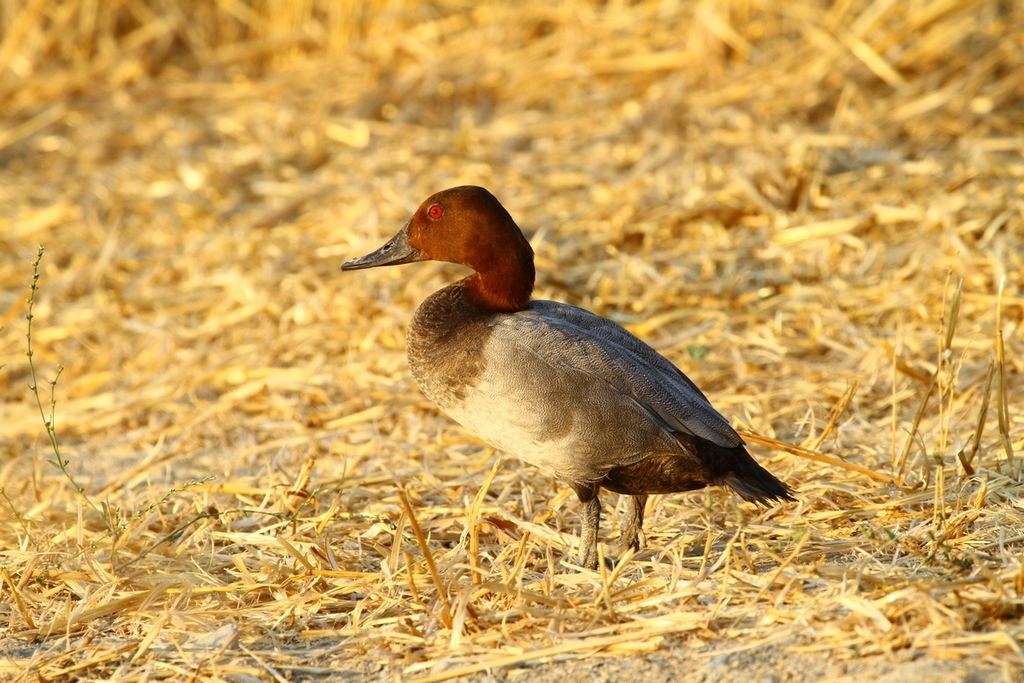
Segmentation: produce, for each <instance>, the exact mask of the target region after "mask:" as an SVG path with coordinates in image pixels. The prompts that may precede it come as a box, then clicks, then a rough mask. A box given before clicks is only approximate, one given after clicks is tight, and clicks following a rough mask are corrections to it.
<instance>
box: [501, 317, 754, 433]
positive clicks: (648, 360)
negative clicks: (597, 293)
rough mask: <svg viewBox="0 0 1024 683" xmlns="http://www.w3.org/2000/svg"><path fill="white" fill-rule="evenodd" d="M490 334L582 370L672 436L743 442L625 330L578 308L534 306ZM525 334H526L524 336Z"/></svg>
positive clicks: (687, 384)
mask: <svg viewBox="0 0 1024 683" xmlns="http://www.w3.org/2000/svg"><path fill="white" fill-rule="evenodd" d="M514 319H515V322H514V323H512V324H511V325H509V326H505V325H503V324H501V323H499V324H497V325H496V326H495V328H494V333H495V334H498V335H500V336H502V337H505V338H506V340H507V341H509V342H513V343H517V344H521V345H525V346H528V347H529V348H530V350H531V351H532V352H533V353H535V354H537V355H538V356H539V357H541V358H543V359H544V360H545V361H546V362H548V363H550V364H551V365H553V366H555V367H567V368H574V369H576V370H581V371H584V372H587V373H588V374H591V375H593V376H595V377H598V378H600V379H602V380H604V381H605V382H607V383H608V384H609V385H611V386H612V387H614V388H615V389H616V390H617V391H619V392H621V393H623V394H625V395H628V396H630V397H631V398H632V399H633V400H634V401H636V402H637V403H638V404H639V405H640V406H642V407H643V408H644V409H645V410H647V411H648V412H649V413H650V414H651V415H652V416H653V417H654V418H655V419H656V420H657V421H658V422H660V423H661V424H663V425H664V426H665V427H666V428H667V429H669V430H670V431H678V432H683V433H686V434H690V435H693V436H697V437H700V438H702V439H705V440H707V441H710V442H712V443H714V444H717V445H719V446H723V447H726V448H734V447H736V446H739V445H741V444H742V443H743V441H742V439H740V437H739V435H738V434H737V433H736V431H735V430H734V429H733V428H732V426H731V425H730V424H729V422H728V421H727V420H726V419H725V418H724V417H722V415H721V414H720V413H719V412H718V411H717V410H715V408H714V407H713V406H712V405H711V402H710V401H708V399H707V397H705V396H704V394H703V393H701V391H700V389H698V388H697V385H695V384H694V383H693V382H692V381H690V379H689V378H688V377H687V376H686V375H684V374H683V373H682V372H681V371H680V370H679V368H677V367H676V366H675V365H673V364H672V363H671V362H670V361H669V360H668V359H667V358H665V357H664V356H662V355H661V354H659V353H658V352H657V351H655V350H654V349H652V348H651V347H650V346H648V345H647V344H645V343H644V342H643V341H641V340H640V339H638V338H637V337H636V336H634V335H633V334H632V333H631V332H629V331H628V330H627V329H625V328H624V327H622V326H621V325H618V324H617V323H614V322H612V321H611V320H608V319H606V318H602V317H600V316H598V315H595V314H593V313H590V312H589V311H585V310H583V309H582V308H577V307H575V306H570V305H568V304H560V303H556V302H552V301H534V302H532V303H531V304H530V308H528V309H526V310H524V311H520V312H518V313H516V314H515V316H514ZM524 328H525V329H528V330H529V331H530V332H529V333H528V334H522V332H523V330H524Z"/></svg>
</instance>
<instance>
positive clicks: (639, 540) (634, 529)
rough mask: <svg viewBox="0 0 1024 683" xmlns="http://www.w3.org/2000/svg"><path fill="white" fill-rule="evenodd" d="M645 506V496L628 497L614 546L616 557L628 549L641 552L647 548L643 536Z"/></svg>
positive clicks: (645, 539)
mask: <svg viewBox="0 0 1024 683" xmlns="http://www.w3.org/2000/svg"><path fill="white" fill-rule="evenodd" d="M645 505H647V496H643V495H641V496H630V497H629V498H628V499H627V501H626V514H625V516H624V517H623V518H622V531H621V532H620V533H619V540H618V542H617V543H616V544H615V550H614V552H615V555H616V557H618V556H621V555H622V554H623V553H625V552H626V551H627V550H629V549H630V548H632V549H633V550H643V549H644V548H646V547H647V537H646V536H644V506H645Z"/></svg>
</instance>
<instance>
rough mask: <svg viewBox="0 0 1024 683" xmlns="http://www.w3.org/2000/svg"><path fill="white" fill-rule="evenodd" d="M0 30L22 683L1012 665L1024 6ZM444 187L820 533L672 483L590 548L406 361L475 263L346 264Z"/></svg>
mask: <svg viewBox="0 0 1024 683" xmlns="http://www.w3.org/2000/svg"><path fill="white" fill-rule="evenodd" d="M0 32H2V33H0V110H2V112H3V114H2V117H0V254H2V256H0V325H2V326H3V329H2V330H0V365H2V366H3V367H2V368H0V488H2V495H0V520H2V524H0V565H2V569H0V653H2V655H3V656H2V657H0V678H3V679H5V680H20V681H36V680H55V679H60V680H73V679H74V680H77V679H81V680H114V679H116V680H118V681H143V680H154V679H158V680H197V679H202V680H231V681H243V680H245V681H248V680H256V679H266V680H364V679H369V680H406V681H416V680H418V681H440V680H446V679H449V678H454V677H457V676H462V675H472V676H475V677H477V678H479V679H482V680H483V679H490V678H497V679H504V678H507V679H513V678H518V677H519V676H522V675H527V676H532V677H534V678H536V679H537V680H559V681H561V680H564V679H565V678H566V677H568V676H572V677H576V678H580V679H581V680H588V681H597V680H668V679H669V678H672V679H673V680H680V681H720V680H736V679H737V678H739V679H743V678H747V679H749V680H751V681H755V680H764V681H768V680H775V681H815V680H819V679H820V678H830V679H836V680H844V679H843V678H842V677H843V676H846V677H847V678H846V679H845V680H850V681H854V680H865V679H868V678H877V679H879V680H884V678H885V677H886V676H890V677H892V676H895V677H900V676H902V677H903V678H904V679H906V680H910V679H912V678H913V679H917V680H961V679H965V678H964V677H966V676H968V675H972V676H976V678H975V679H972V680H992V681H1012V680H1017V677H1019V676H1020V671H1021V667H1022V666H1024V653H1022V647H1024V626H1022V622H1021V617H1022V614H1024V562H1022V554H1024V503H1022V501H1024V484H1022V470H1024V437H1022V434H1024V431H1022V421H1024V409H1022V404H1021V400H1020V397H1021V395H1022V391H1024V380H1022V378H1021V371H1022V361H1021V358H1022V351H1024V332H1022V327H1021V322H1022V320H1024V291H1022V286H1024V200H1022V199H1021V198H1022V197H1024V5H1021V4H1020V3H1014V2H998V1H996V0H991V1H987V0H977V1H970V0H968V1H963V0H958V1H956V2H950V1H947V0H919V1H917V2H908V3H892V2H884V1H882V0H878V1H875V2H871V1H866V0H852V1H849V2H837V3H836V4H834V5H828V4H826V3H820V2H811V1H799V2H773V1H772V0H730V1H728V2H678V3H672V2H654V1H644V2H637V3H621V2H609V3H588V2H568V3H562V4H550V3H542V2H529V3H509V2H504V3H500V2H484V3H480V4H478V3H462V2H456V1H454V0H444V1H442V2H437V3H430V4H419V3H415V2H383V1H379V0H367V1H366V2H340V3H334V2H328V1H327V0H309V1H308V2H306V3H276V2H270V1H269V0H268V1H257V2H252V3H248V4H246V3H238V2H217V3H211V2H202V1H200V0H168V1H166V2H161V3H144V2H131V1H129V0H110V1H109V2H100V3H96V2H89V1H87V0H60V1H58V2H39V1H36V0H12V1H11V2H8V3H6V4H4V5H3V9H2V11H0ZM464 183H472V184H478V185H484V186H486V187H488V188H489V189H491V190H492V191H493V192H494V193H495V194H496V195H497V196H498V198H499V199H500V200H501V201H502V202H503V203H504V204H505V206H506V207H508V209H509V210H510V211H511V213H512V215H513V216H514V217H515V218H516V220H517V221H518V222H519V224H520V225H521V226H522V227H523V228H524V231H525V232H526V234H527V236H528V237H529V238H530V239H531V242H532V244H533V246H534V249H535V251H536V252H537V265H538V273H539V277H538V286H537V291H536V296H538V297H540V298H548V299H556V300H561V301H568V302H570V303H573V304H577V305H581V306H584V307H586V308H589V309H591V310H593V311H595V312H597V313H599V314H601V315H605V316H608V317H610V318H612V319H615V320H617V321H619V322H621V323H622V324H624V325H626V326H627V327H629V328H630V329H631V330H633V331H634V332H635V333H636V334H638V335H640V336H641V337H643V338H644V339H646V340H647V341H649V342H650V343H651V344H652V345H653V346H655V348H657V349H658V350H659V351H661V352H662V353H663V354H665V355H666V356H668V357H669V358H670V359H672V360H673V361H675V362H676V363H677V364H678V365H679V366H680V367H682V368H683V369H684V370H685V371H686V372H687V373H688V374H689V375H690V376H691V377H692V378H693V379H694V380H695V381H696V382H697V383H698V384H699V385H700V386H701V387H702V388H703V389H704V390H705V392H706V393H707V394H708V395H709V396H710V397H711V399H712V401H713V402H714V403H715V405H716V406H717V407H718V408H719V409H720V410H721V411H722V412H723V413H724V414H725V415H726V416H727V417H728V418H729V419H730V420H732V421H733V422H734V423H735V424H736V425H737V426H738V427H739V428H740V429H741V430H742V431H743V432H744V434H745V436H746V437H747V439H748V442H749V443H750V444H751V449H752V450H753V452H754V453H755V456H756V457H757V458H758V459H759V460H760V461H761V462H762V463H764V464H765V465H766V466H767V467H769V469H771V470H772V471H773V472H774V473H775V474H777V475H778V476H780V478H782V479H784V480H785V481H787V482H788V483H790V484H791V485H792V486H793V487H794V488H795V489H796V491H797V493H798V498H799V502H798V503H796V504H792V505H786V506H775V507H773V508H771V509H768V510H758V509H757V508H755V507H753V506H750V505H747V504H743V503H741V502H739V501H738V499H736V498H735V497H733V496H731V495H730V494H727V493H725V492H723V491H720V490H711V491H707V492H699V493H694V494H688V495H673V496H664V497H656V498H654V499H652V501H651V503H650V505H649V507H648V511H647V519H648V523H647V537H648V539H649V545H650V547H649V548H648V549H647V550H645V551H643V552H641V553H638V554H636V555H635V556H633V557H631V558H623V561H622V562H620V563H618V564H617V565H616V566H615V568H614V569H612V570H602V571H600V572H596V573H595V572H588V571H582V570H580V569H578V568H576V567H574V566H573V565H572V564H571V563H570V562H568V558H569V557H571V555H572V553H573V551H574V547H575V542H576V539H575V538H574V536H573V530H576V529H578V528H579V521H578V517H577V515H578V512H579V508H578V505H577V503H576V500H575V497H574V496H572V495H571V494H570V493H569V492H568V491H567V490H566V489H564V488H563V487H561V486H560V485H559V484H558V483H557V482H555V481H553V480H552V479H551V478H550V477H549V476H547V475H546V474H544V473H542V472H539V471H537V470H535V469H533V468H530V467H527V466H524V465H521V464H520V463H518V462H516V461H512V460H509V459H503V458H500V457H499V455H498V454H496V453H494V452H493V451H492V450H490V449H488V448H486V447H485V446H484V445H483V444H481V443H480V442H478V441H477V440H476V439H475V438H474V437H472V436H471V435H470V434H468V433H467V432H466V431H464V430H463V429H462V428H460V427H459V426H458V425H456V424H454V423H452V422H451V421H450V420H448V419H447V418H445V417H444V416H442V415H440V414H439V413H438V412H437V411H436V409H435V408H434V407H433V406H432V405H431V404H430V403H429V402H427V401H426V400H425V399H424V398H423V396H422V395H421V394H420V393H419V392H418V390H417V389H416V387H415V385H414V384H413V383H412V381H411V378H410V376H409V372H408V368H407V366H406V361H405V356H404V330H405V325H406V324H407V322H408V320H409V317H410V316H411V314H412V311H413V310H414V309H415V307H416V306H417V305H418V303H419V302H420V301H421V300H422V299H423V298H424V297H425V296H426V295H427V294H429V293H430V292H432V291H434V290H435V289H437V288H439V287H441V286H443V285H444V284H445V283H447V282H449V281H451V280H452V279H454V278H456V277H459V276H460V275H461V274H462V273H463V271H462V270H460V269H459V268H457V267H455V266H450V265H444V264H420V265H418V266H415V267H406V268H393V269H386V270H382V271H376V272H368V273H363V274H359V275H358V276H355V275H353V274H342V273H341V272H340V271H339V266H340V264H341V263H342V262H343V261H344V260H346V259H348V258H351V257H353V256H356V255H361V254H364V253H366V252H368V251H370V250H371V249H372V248H375V247H376V246H378V245H379V244H380V243H381V242H382V241H383V239H385V238H386V237H389V236H390V235H392V234H393V233H394V232H395V231H396V230H397V229H398V228H399V227H400V226H401V225H402V223H403V222H404V221H405V220H406V219H407V217H408V215H409V214H410V212H411V211H412V210H413V209H414V208H415V207H416V206H417V205H418V204H419V202H420V201H421V200H422V199H423V198H425V197H426V196H427V195H429V194H430V193H432V192H434V191H436V190H439V189H442V188H444V187H448V186H452V185H456V184H464ZM39 245H43V246H44V247H45V253H44V254H43V255H42V257H41V260H39V262H38V275H39V277H38V282H37V285H38V289H37V290H36V291H35V292H34V293H33V292H32V291H31V290H30V285H31V284H32V282H33V265H32V264H33V262H34V261H36V260H37V259H38V258H39V252H38V251H37V247H38V246H39ZM30 297H31V303H29V302H28V300H29V298H30ZM29 311H31V313H32V315H33V318H32V320H31V328H29V322H28V321H27V320H26V314H28V313H29ZM29 332H31V337H30V339H28V338H27V337H26V335H27V333H29ZM29 345H31V349H32V352H33V355H32V358H31V361H32V365H31V366H30V364H29V358H28V357H27V356H26V351H27V350H28V348H29ZM58 366H63V371H62V372H60V374H59V379H57V382H56V384H55V385H51V383H50V382H51V381H52V380H54V379H55V378H57V377H58ZM33 367H34V373H35V374H34V375H33ZM32 386H37V388H38V391H37V392H33V391H32V390H31V387H32ZM37 399H38V402H37ZM51 401H53V403H51ZM51 420H52V422H50V421H51ZM47 422H50V424H51V425H52V435H53V437H54V441H53V442H51V439H50V438H49V436H50V434H49V432H48V429H47ZM55 463H56V464H60V466H61V467H62V468H63V471H62V470H61V469H59V468H58V467H55V466H54V464H55ZM76 486H80V487H81V489H82V490H81V492H79V491H77V490H76ZM615 503H616V500H615V498H614V497H611V496H610V497H608V499H607V500H606V504H607V508H606V509H611V508H612V507H614V505H615ZM609 517H610V518H614V515H611V514H609ZM603 530H604V531H605V539H604V540H607V539H608V538H614V536H615V535H616V533H617V529H616V527H615V523H614V522H613V521H611V519H609V520H608V521H606V523H605V524H604V525H603ZM943 677H945V678H943ZM892 680H897V679H896V678H893V679H892Z"/></svg>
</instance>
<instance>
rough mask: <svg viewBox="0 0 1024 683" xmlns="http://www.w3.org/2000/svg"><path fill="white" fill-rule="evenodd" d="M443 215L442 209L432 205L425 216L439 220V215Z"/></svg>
mask: <svg viewBox="0 0 1024 683" xmlns="http://www.w3.org/2000/svg"><path fill="white" fill-rule="evenodd" d="M443 213H444V209H442V208H441V207H440V206H438V205H437V204H434V205H433V206H432V207H430V208H429V209H427V215H428V216H430V217H431V218H440V217H441V214H443Z"/></svg>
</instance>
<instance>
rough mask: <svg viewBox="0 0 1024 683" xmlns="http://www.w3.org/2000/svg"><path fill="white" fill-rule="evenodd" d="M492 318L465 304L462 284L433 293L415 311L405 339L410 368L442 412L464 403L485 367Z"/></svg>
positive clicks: (418, 382) (424, 391)
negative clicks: (452, 405) (486, 346)
mask: <svg viewBox="0 0 1024 683" xmlns="http://www.w3.org/2000/svg"><path fill="white" fill-rule="evenodd" d="M490 315H491V314H488V313H485V312H483V311H481V310H480V309H478V308H476V307H475V306H473V305H472V304H470V303H469V302H468V301H467V300H466V298H465V296H464V293H463V284H462V282H456V283H455V284H453V285H449V286H447V287H445V288H444V289H442V290H440V291H437V292H434V293H433V294H431V295H430V296H429V297H427V299H426V300H425V301H424V302H423V303H422V304H420V307H419V308H417V309H416V313H415V314H414V315H413V317H412V322H411V323H409V332H408V334H407V336H406V353H407V354H408V356H409V367H410V369H411V370H412V375H413V377H414V378H415V379H416V383H417V384H419V386H420V389H422V390H423V393H424V394H426V396H427V398H429V399H431V400H432V401H434V402H435V403H437V404H438V405H439V406H441V408H446V407H447V406H449V405H451V403H452V402H458V401H462V400H463V399H465V398H466V394H467V391H468V390H469V389H470V388H472V387H473V386H475V384H476V381H477V379H478V378H479V377H480V375H481V374H482V373H483V371H484V370H485V369H486V368H487V362H486V358H485V357H484V354H483V348H484V346H485V344H486V343H487V338H488V337H489V336H490V333H491V332H490V328H489V327H488V325H487V320H488V319H489V317H490Z"/></svg>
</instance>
